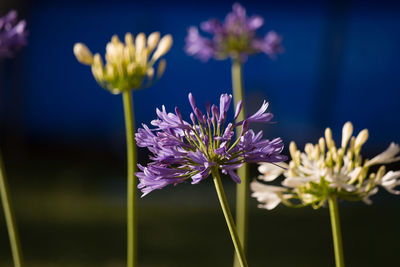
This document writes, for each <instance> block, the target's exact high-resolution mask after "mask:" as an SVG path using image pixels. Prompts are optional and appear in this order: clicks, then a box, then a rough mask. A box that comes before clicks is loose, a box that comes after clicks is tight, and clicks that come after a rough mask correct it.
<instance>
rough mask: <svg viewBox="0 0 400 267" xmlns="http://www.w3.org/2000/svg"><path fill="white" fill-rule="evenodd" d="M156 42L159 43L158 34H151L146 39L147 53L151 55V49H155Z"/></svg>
mask: <svg viewBox="0 0 400 267" xmlns="http://www.w3.org/2000/svg"><path fill="white" fill-rule="evenodd" d="M158 41H160V33H159V32H153V33H152V34H150V35H149V38H147V49H148V52H149V53H151V52H152V51H153V49H154V48H156V46H157V44H158Z"/></svg>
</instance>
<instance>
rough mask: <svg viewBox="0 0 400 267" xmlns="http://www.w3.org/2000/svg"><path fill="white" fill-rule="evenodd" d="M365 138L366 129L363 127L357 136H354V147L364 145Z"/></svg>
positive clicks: (366, 136)
mask: <svg viewBox="0 0 400 267" xmlns="http://www.w3.org/2000/svg"><path fill="white" fill-rule="evenodd" d="M367 140H368V130H367V129H364V130H362V131H361V132H360V133H359V134H358V136H357V138H356V141H355V147H356V149H360V148H361V146H362V145H364V144H365V142H367Z"/></svg>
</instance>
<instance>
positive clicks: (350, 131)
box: [342, 121, 353, 148]
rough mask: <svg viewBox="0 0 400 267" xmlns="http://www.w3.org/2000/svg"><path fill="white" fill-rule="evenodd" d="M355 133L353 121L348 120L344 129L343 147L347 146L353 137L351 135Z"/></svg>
mask: <svg viewBox="0 0 400 267" xmlns="http://www.w3.org/2000/svg"><path fill="white" fill-rule="evenodd" d="M352 134H353V124H351V122H349V121H348V122H346V123H345V124H344V126H343V130H342V147H343V148H345V147H346V146H347V143H348V142H349V139H350V138H351V135H352Z"/></svg>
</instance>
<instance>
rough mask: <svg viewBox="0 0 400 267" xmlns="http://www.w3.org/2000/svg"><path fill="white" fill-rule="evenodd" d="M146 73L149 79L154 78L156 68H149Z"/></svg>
mask: <svg viewBox="0 0 400 267" xmlns="http://www.w3.org/2000/svg"><path fill="white" fill-rule="evenodd" d="M146 75H147V78H148V79H149V81H150V80H152V79H153V77H154V68H149V69H148V70H147V71H146Z"/></svg>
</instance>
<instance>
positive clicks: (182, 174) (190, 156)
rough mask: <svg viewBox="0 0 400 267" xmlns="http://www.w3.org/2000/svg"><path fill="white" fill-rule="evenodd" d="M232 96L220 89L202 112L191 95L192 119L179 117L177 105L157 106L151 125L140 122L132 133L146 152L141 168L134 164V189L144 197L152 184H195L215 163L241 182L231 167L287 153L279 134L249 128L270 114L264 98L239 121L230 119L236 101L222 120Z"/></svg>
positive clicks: (157, 186)
mask: <svg viewBox="0 0 400 267" xmlns="http://www.w3.org/2000/svg"><path fill="white" fill-rule="evenodd" d="M231 101H232V95H228V94H223V95H221V97H220V103H219V108H218V106H217V105H212V106H211V105H210V104H209V103H207V105H206V112H205V113H203V112H201V110H200V109H199V108H197V106H196V101H195V99H194V97H193V95H192V94H189V103H190V105H191V107H192V110H193V112H192V113H191V114H190V119H191V121H192V123H189V122H187V121H185V120H183V118H182V114H181V112H180V111H179V109H178V108H175V113H167V111H166V110H165V107H164V106H163V107H162V109H161V110H159V109H156V113H157V116H158V118H157V119H155V120H153V121H152V122H151V124H152V125H153V126H154V127H155V128H154V129H150V128H149V127H148V126H147V125H145V124H143V128H140V129H139V130H138V132H137V133H136V135H135V138H136V142H137V145H138V146H139V147H147V148H148V149H149V151H150V152H151V154H152V155H151V156H150V160H151V163H149V164H148V165H147V166H146V167H144V166H142V165H138V166H139V169H140V172H137V173H136V176H137V177H138V178H139V181H140V183H139V185H138V188H139V189H141V190H142V192H143V196H145V195H147V194H148V193H150V192H151V191H153V190H155V189H161V188H163V187H165V186H167V185H170V184H174V185H176V184H179V183H182V182H184V181H186V180H189V179H190V180H191V181H192V184H197V183H199V182H200V181H202V180H204V179H206V178H207V177H208V176H209V175H210V173H211V168H213V167H218V168H219V169H221V171H222V172H223V173H225V174H229V175H230V176H231V178H232V180H233V181H235V182H236V183H240V182H241V181H240V178H239V176H238V175H237V174H236V173H235V172H234V170H236V169H237V168H239V167H240V166H241V165H242V164H243V163H245V162H270V163H273V162H281V161H284V160H286V157H285V156H283V155H281V154H280V153H281V152H282V149H283V142H282V140H281V139H280V138H276V139H273V140H267V139H262V131H260V132H258V133H257V134H255V133H254V132H253V130H248V125H249V123H250V122H268V121H269V120H270V119H271V118H272V114H271V113H266V109H267V107H268V103H267V102H265V101H264V103H263V105H262V106H261V108H260V109H259V110H258V111H257V112H256V113H255V114H253V115H251V116H248V118H247V119H245V120H243V121H241V122H235V121H236V117H237V115H238V114H239V113H240V110H241V107H242V105H241V102H239V103H238V105H237V107H236V111H235V116H234V118H233V121H232V122H228V121H227V112H228V109H229V106H230V103H231ZM239 126H240V133H241V134H240V137H239V138H238V139H236V140H235V139H234V130H235V129H237V127H239Z"/></svg>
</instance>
